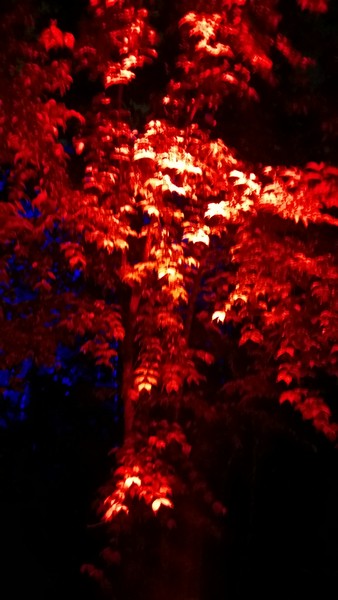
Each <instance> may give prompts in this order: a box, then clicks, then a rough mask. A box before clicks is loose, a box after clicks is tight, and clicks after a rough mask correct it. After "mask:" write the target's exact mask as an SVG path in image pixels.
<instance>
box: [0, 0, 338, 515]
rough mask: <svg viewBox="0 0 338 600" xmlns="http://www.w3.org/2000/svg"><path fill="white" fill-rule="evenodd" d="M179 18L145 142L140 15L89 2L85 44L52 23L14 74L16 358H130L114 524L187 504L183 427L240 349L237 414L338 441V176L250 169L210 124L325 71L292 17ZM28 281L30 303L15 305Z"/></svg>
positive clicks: (5, 208)
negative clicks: (177, 44) (215, 369)
mask: <svg viewBox="0 0 338 600" xmlns="http://www.w3.org/2000/svg"><path fill="white" fill-rule="evenodd" d="M144 4H146V3H144ZM177 4H178V6H177V11H178V22H177V29H178V30H179V33H180V36H181V50H180V55H179V58H178V61H177V65H176V67H175V72H174V73H172V74H170V81H169V83H168V86H167V88H166V89H165V90H162V92H163V93H162V98H161V104H160V109H159V114H155V115H154V114H152V115H151V116H149V119H148V120H147V122H146V125H145V127H144V128H143V130H142V131H137V130H136V129H134V128H133V119H132V115H131V114H130V112H129V110H128V109H127V106H128V102H127V101H125V94H126V92H125V89H126V88H127V89H128V86H129V87H130V86H131V85H132V82H134V80H135V79H137V75H138V74H139V72H140V69H141V68H142V67H144V66H145V65H147V64H149V63H151V62H152V61H155V60H156V58H157V50H156V44H158V43H159V38H158V35H157V34H156V33H155V31H154V29H153V27H152V25H151V19H150V17H151V15H150V14H149V12H148V10H147V9H146V8H145V7H144V6H143V3H142V2H132V1H127V0H110V1H109V0H106V1H105V2H103V1H100V0H91V2H90V7H89V15H90V20H89V21H87V22H85V23H84V24H83V27H82V30H81V32H80V34H79V38H78V39H77V40H75V39H74V37H73V36H72V34H70V33H65V32H62V31H61V30H60V29H59V28H58V25H57V23H56V22H54V21H53V22H51V24H50V26H49V27H48V28H46V29H45V30H44V31H42V32H41V33H40V35H39V36H38V37H37V39H36V41H35V42H32V41H29V43H28V42H25V41H22V42H20V43H19V44H18V45H17V48H15V52H16V54H15V60H16V61H18V63H16V64H19V63H20V68H17V69H16V68H15V65H14V62H15V61H14V59H13V63H12V64H9V65H8V68H7V70H6V68H3V78H2V84H1V85H2V86H3V88H4V90H5V93H4V94H2V96H3V100H2V101H1V106H0V108H1V114H0V124H1V136H2V143H1V150H0V161H1V165H2V168H3V169H6V168H7V169H8V178H7V183H6V193H7V195H6V201H4V202H2V203H1V205H0V231H1V233H0V244H1V250H2V252H1V258H0V273H1V281H0V285H1V291H2V296H1V303H2V311H1V313H0V319H1V330H2V338H1V353H2V354H1V356H2V359H3V364H4V365H5V367H6V368H8V369H13V368H17V367H18V365H19V364H20V363H22V361H24V360H25V359H26V358H30V359H31V360H32V361H33V362H34V364H38V365H41V364H53V363H54V361H55V360H56V355H57V347H58V345H59V344H60V343H63V344H65V345H69V346H74V345H76V344H77V345H78V348H79V351H80V352H82V353H84V354H87V355H88V356H90V357H92V358H93V359H94V361H95V363H96V364H97V365H102V366H104V367H106V368H107V369H109V368H113V367H114V359H117V358H119V360H120V362H121V369H122V377H121V379H122V382H121V390H120V391H121V397H122V401H123V405H124V421H125V440H124V441H125V443H124V446H123V448H122V449H121V450H120V451H119V454H118V464H119V466H118V468H117V470H116V471H115V474H114V476H113V481H112V482H111V485H110V486H108V487H110V489H109V491H108V492H107V493H106V494H105V499H104V501H103V505H102V506H101V513H102V514H103V515H104V518H105V519H106V520H109V519H111V518H112V517H114V516H115V515H117V514H119V518H124V517H125V516H126V515H128V513H129V511H130V506H131V505H132V504H133V501H134V500H135V498H137V499H139V500H140V501H141V502H144V503H145V505H146V507H148V508H149V507H150V509H152V511H153V512H154V513H158V512H161V511H162V508H164V509H165V508H171V507H172V506H173V498H174V496H175V493H176V491H177V490H179V489H180V488H181V482H180V477H181V475H180V476H178V475H177V473H176V471H175V469H176V468H177V464H178V463H179V462H180V460H181V458H182V457H183V458H182V460H183V459H184V458H185V459H186V458H187V456H188V455H190V452H191V448H190V445H189V440H188V434H187V432H185V431H184V428H185V420H184V418H183V416H182V415H183V414H184V410H186V409H187V408H189V410H192V413H193V414H195V413H197V412H198V410H199V409H198V400H197V399H198V397H199V396H200V395H201V394H202V395H205V396H207V391H208V385H209V384H210V378H211V375H210V373H211V366H212V364H213V363H215V362H216V363H217V361H219V359H220V356H219V348H223V347H225V345H226V344H227V345H228V348H229V355H225V356H223V357H222V360H223V361H226V362H227V363H228V366H227V377H228V381H227V382H224V381H223V382H221V381H216V385H217V386H218V390H217V398H218V399H219V398H221V401H222V402H223V403H224V404H226V402H227V401H229V399H231V400H233V399H235V400H236V401H239V402H241V401H242V400H243V399H245V400H246V401H248V400H249V401H252V402H254V401H255V400H256V399H257V398H258V397H260V396H261V395H262V394H265V395H266V396H267V397H268V399H269V400H270V401H271V402H275V403H277V402H278V401H279V402H281V403H284V402H289V403H291V404H292V405H293V406H294V407H295V409H297V410H298V411H299V412H300V413H301V414H302V416H303V417H304V419H307V420H310V421H312V423H313V425H314V426H315V427H316V428H317V429H318V430H319V431H321V432H323V433H324V434H325V435H326V436H327V437H329V438H330V439H336V435H337V431H338V425H337V419H336V410H337V409H336V407H335V406H334V405H333V402H332V399H328V398H327V397H326V395H325V391H324V390H323V389H322V388H323V386H322V381H321V378H320V374H321V373H322V372H325V373H326V374H327V375H328V376H330V377H332V378H334V379H335V380H336V378H337V376H338V296H337V290H338V265H337V256H338V253H337V241H336V239H335V234H336V232H337V224H338V223H337V218H336V216H335V215H336V214H337V212H336V210H337V208H338V206H337V204H338V201H337V198H338V196H337V187H338V186H337V179H338V169H337V168H336V167H333V166H329V165H325V164H316V163H308V164H307V165H305V166H304V167H303V168H300V167H297V168H296V167H284V166H279V167H272V166H265V167H261V166H257V167H253V166H252V165H247V164H245V163H244V162H243V161H241V160H240V159H239V158H236V156H235V152H233V151H232V150H231V149H229V148H228V147H227V146H226V144H225V142H224V140H222V139H216V138H215V136H211V134H210V129H209V128H207V127H205V128H203V126H201V124H200V120H199V119H198V116H199V114H200V113H201V112H202V111H205V110H208V111H209V113H210V114H209V117H210V115H211V117H212V125H214V117H215V115H216V112H217V109H218V108H219V107H220V106H221V105H224V104H225V103H226V102H227V98H228V96H229V94H237V95H238V96H239V97H247V98H250V97H253V98H256V97H257V92H256V90H255V85H254V81H255V77H257V76H260V77H262V78H264V79H266V80H268V81H270V82H271V83H274V82H275V74H274V64H273V56H274V53H275V52H276V51H278V52H279V53H281V54H282V55H283V56H284V57H285V58H286V59H287V61H288V62H289V63H290V64H291V65H292V66H293V67H295V68H301V69H304V68H306V67H307V66H308V65H309V64H310V62H311V61H310V59H307V58H305V57H303V56H301V55H300V54H299V53H298V52H296V50H294V49H293V47H292V44H291V42H290V41H289V40H288V39H287V38H286V37H285V36H283V35H282V33H280V30H279V26H280V14H279V12H278V3H277V2H276V1H274V0H265V1H264V2H261V1H260V2H258V1H257V2H255V1H251V2H249V1H245V0H233V1H232V0H228V1H225V0H223V1H221V0H219V1H218V0H214V1H211V2H209V3H206V2H205V1H199V2H194V3H192V2H189V1H187V2H180V3H177ZM299 5H300V7H301V8H302V9H307V10H311V11H314V12H319V13H320V12H323V11H324V10H326V8H327V7H326V3H325V2H323V1H310V0H309V1H308V2H302V1H300V2H299ZM13 53H14V50H13ZM13 56H14V54H13ZM79 76H82V77H86V78H87V79H88V81H91V82H95V84H96V86H97V89H96V92H97V93H96V92H95V94H93V98H92V101H91V103H90V106H89V107H87V108H84V109H83V110H82V109H80V110H79V111H77V110H74V109H69V108H67V104H66V99H67V92H68V91H69V90H70V89H71V86H72V84H73V80H74V79H76V77H79ZM62 99H64V102H63V101H62ZM82 112H83V114H82ZM209 121H210V118H209ZM209 125H210V122H209ZM69 131H72V134H71V137H72V139H71V148H72V152H73V155H74V156H75V157H76V158H77V159H79V160H81V161H82V163H81V165H82V167H83V170H84V177H83V181H82V183H81V184H80V183H78V182H75V181H74V179H75V178H74V177H73V176H72V171H71V168H68V165H69V164H70V165H72V164H73V163H72V158H70V156H69V154H68V153H67V151H66V148H65V145H64V144H62V143H61V139H62V136H63V135H66V134H67V132H68V135H70V134H69ZM326 236H328V237H330V239H332V242H331V246H330V244H329V243H324V244H321V241H322V239H323V238H324V239H325V237H326ZM13 261H14V262H13ZM18 268H20V269H21V270H20V275H19V277H18V279H19V282H18V285H19V284H20V286H21V287H22V288H25V290H26V291H27V293H28V292H29V295H26V296H25V297H24V296H23V295H22V294H21V296H20V297H18V298H16V297H15V296H16V294H15V281H14V279H15V276H17V273H16V270H17V269H18ZM15 273H16V275H15ZM75 273H77V274H78V281H77V283H76V282H75V280H74V276H75ZM9 304H11V309H10V310H9ZM189 391H190V392H191V391H192V393H193V394H195V395H196V403H194V402H191V397H192V396H191V394H190V395H189V394H188V392H189ZM187 397H189V398H190V400H189V402H188V401H187ZM203 406H204V409H205V418H206V419H207V418H210V414H211V413H212V403H211V402H205V404H204V405H203ZM164 417H165V419H164ZM175 445H176V446H177V447H178V454H179V457H177V453H176V454H175V453H174V452H173V451H172V447H173V446H175ZM176 450H177V448H176ZM173 454H175V456H173ZM191 460H193V458H191ZM177 471H179V469H178V468H177ZM217 510H218V514H223V513H224V510H225V509H224V508H223V507H222V505H221V504H218V509H217ZM216 512H217V511H216Z"/></svg>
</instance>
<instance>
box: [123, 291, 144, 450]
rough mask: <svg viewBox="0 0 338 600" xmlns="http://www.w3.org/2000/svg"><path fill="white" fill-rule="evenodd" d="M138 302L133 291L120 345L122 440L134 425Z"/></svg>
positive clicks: (138, 296) (128, 435)
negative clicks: (135, 341) (134, 375)
mask: <svg viewBox="0 0 338 600" xmlns="http://www.w3.org/2000/svg"><path fill="white" fill-rule="evenodd" d="M139 302H140V294H139V293H138V292H133V293H132V296H131V299H130V304H129V310H128V312H127V315H126V318H125V336H124V340H123V345H122V365H123V367H122V368H123V375H122V401H123V408H124V441H126V440H127V439H129V438H130V436H131V434H132V431H133V425H134V414H135V408H134V400H133V394H132V390H133V374H134V333H135V321H136V314H137V310H138V305H139Z"/></svg>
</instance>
